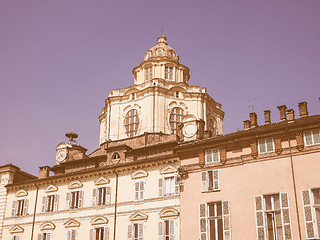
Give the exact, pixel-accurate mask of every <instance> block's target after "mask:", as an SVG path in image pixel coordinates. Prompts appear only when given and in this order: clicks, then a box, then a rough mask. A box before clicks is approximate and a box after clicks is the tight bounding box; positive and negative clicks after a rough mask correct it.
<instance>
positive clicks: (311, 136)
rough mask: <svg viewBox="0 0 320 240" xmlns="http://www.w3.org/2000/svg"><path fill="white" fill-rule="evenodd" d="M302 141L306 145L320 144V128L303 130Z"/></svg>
mask: <svg viewBox="0 0 320 240" xmlns="http://www.w3.org/2000/svg"><path fill="white" fill-rule="evenodd" d="M304 143H305V145H306V146H312V145H318V144H320V130H312V131H307V132H304Z"/></svg>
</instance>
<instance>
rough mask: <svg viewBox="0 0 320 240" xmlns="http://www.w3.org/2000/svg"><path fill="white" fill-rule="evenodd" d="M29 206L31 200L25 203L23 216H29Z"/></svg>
mask: <svg viewBox="0 0 320 240" xmlns="http://www.w3.org/2000/svg"><path fill="white" fill-rule="evenodd" d="M28 205H29V200H28V199H25V200H24V201H23V214H22V215H27V214H28Z"/></svg>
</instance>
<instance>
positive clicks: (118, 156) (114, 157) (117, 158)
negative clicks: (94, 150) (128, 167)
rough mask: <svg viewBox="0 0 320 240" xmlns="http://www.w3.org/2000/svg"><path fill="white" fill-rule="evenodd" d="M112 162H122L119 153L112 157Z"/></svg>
mask: <svg viewBox="0 0 320 240" xmlns="http://www.w3.org/2000/svg"><path fill="white" fill-rule="evenodd" d="M112 160H114V161H116V160H120V154H119V153H117V152H116V153H114V154H113V156H112Z"/></svg>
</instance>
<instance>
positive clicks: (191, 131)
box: [183, 123, 198, 138]
mask: <svg viewBox="0 0 320 240" xmlns="http://www.w3.org/2000/svg"><path fill="white" fill-rule="evenodd" d="M197 130H198V129H197V126H196V125H195V124H194V123H189V124H186V125H185V126H184V128H183V135H184V136H185V137H187V138H191V137H193V136H194V135H195V134H196V133H197Z"/></svg>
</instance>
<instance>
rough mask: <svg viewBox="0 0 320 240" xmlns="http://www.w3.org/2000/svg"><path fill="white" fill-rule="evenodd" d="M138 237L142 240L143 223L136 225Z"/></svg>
mask: <svg viewBox="0 0 320 240" xmlns="http://www.w3.org/2000/svg"><path fill="white" fill-rule="evenodd" d="M138 236H139V240H140V239H142V240H143V223H138Z"/></svg>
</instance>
